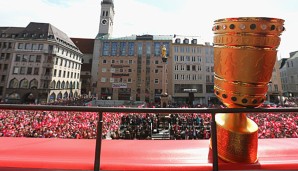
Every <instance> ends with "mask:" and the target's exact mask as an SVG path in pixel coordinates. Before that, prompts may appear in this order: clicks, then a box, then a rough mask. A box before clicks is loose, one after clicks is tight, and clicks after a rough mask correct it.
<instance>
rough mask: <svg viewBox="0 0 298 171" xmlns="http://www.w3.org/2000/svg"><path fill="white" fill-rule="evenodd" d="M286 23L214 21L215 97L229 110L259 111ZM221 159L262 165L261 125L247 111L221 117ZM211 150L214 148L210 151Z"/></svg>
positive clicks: (260, 19)
mask: <svg viewBox="0 0 298 171" xmlns="http://www.w3.org/2000/svg"><path fill="white" fill-rule="evenodd" d="M283 24H284V20H282V19H277V18H265V17H240V18H225V19H219V20H215V21H214V25H213V28H212V30H213V32H214V40H213V42H214V72H215V73H214V93H215V95H216V96H217V98H218V99H219V100H220V101H221V102H222V103H223V104H224V105H225V106H227V107H228V108H254V107H258V106H260V105H261V104H262V103H263V102H264V100H265V99H266V93H267V90H268V83H269V81H270V79H271V76H272V71H273V67H274V64H275V62H276V56H277V50H276V49H277V47H278V46H279V44H280V37H279V36H280V35H281V33H282V32H283V31H284V30H285V29H284V26H283ZM215 121H216V126H217V146H218V156H219V157H220V158H221V159H223V160H225V161H229V162H234V163H239V162H240V163H255V162H257V159H258V158H257V150H258V126H257V124H256V123H255V122H253V121H252V120H251V119H249V118H247V117H246V114H245V113H236V114H232V113H227V114H216V117H215ZM211 148H212V147H211Z"/></svg>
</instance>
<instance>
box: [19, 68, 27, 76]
mask: <svg viewBox="0 0 298 171" xmlns="http://www.w3.org/2000/svg"><path fill="white" fill-rule="evenodd" d="M25 73H26V67H21V70H20V74H21V75H25Z"/></svg>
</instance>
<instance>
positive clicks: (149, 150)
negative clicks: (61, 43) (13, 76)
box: [0, 105, 298, 171]
mask: <svg viewBox="0 0 298 171" xmlns="http://www.w3.org/2000/svg"><path fill="white" fill-rule="evenodd" d="M0 109H2V110H36V111H81V112H97V113H98V116H99V119H98V127H97V138H96V140H87V139H83V140H76V139H56V138H54V139H52V138H51V139H49V138H48V139H46V138H3V137H2V138H0V144H1V145H0V152H1V153H0V168H1V169H4V170H5V169H7V168H10V169H12V170H13V168H15V169H18V170H30V169H33V170H34V169H35V170H36V169H38V170H47V171H48V170H95V171H97V170H219V169H220V170H292V169H297V168H298V148H297V146H298V139H295V138H284V139H259V150H258V155H259V156H258V158H259V160H258V162H257V163H255V164H243V163H238V164H233V163H226V162H224V161H221V160H220V159H218V156H217V143H216V141H217V139H216V124H215V122H214V121H215V115H216V113H241V112H242V113H265V114H266V113H276V112H284V113H286V112H295V113H297V112H298V108H274V109H273V108H271V109H262V108H256V109H246V108H242V109H240V108H237V109H236V108H234V109H228V108H226V109H207V108H188V109H185V108H159V109H157V108H101V107H77V106H75V107H70V106H63V107H62V106H41V105H37V106H33V105H28V106H27V105H18V106H15V105H0ZM105 112H109V113H111V114H116V113H119V112H121V113H135V114H137V113H181V114H183V113H210V114H211V115H212V122H211V132H212V137H215V138H212V141H209V140H197V141H194V140H187V141H179V140H175V141H171V140H166V141H165V140H152V141H150V140H145V141H142V140H102V137H101V136H98V135H101V134H102V126H103V113H105ZM210 143H212V146H213V148H212V150H210V148H209V144H210ZM92 156H93V157H92ZM92 158H93V159H92ZM7 170H9V169H7Z"/></svg>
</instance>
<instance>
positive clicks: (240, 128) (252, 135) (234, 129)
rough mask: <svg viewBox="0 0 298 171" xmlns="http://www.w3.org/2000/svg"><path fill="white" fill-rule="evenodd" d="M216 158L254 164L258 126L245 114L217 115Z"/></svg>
mask: <svg viewBox="0 0 298 171" xmlns="http://www.w3.org/2000/svg"><path fill="white" fill-rule="evenodd" d="M215 121H216V128H217V148H218V156H219V157H220V158H221V159H223V160H225V161H228V162H232V163H255V162H256V161H257V159H258V158H257V151H258V126H257V124H256V123H255V122H254V121H252V120H251V119H249V118H247V117H246V114H245V113H235V114H233V113H229V114H217V115H216V116H215Z"/></svg>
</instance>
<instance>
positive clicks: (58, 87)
mask: <svg viewBox="0 0 298 171" xmlns="http://www.w3.org/2000/svg"><path fill="white" fill-rule="evenodd" d="M56 89H60V81H58V82H57V85H56Z"/></svg>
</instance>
